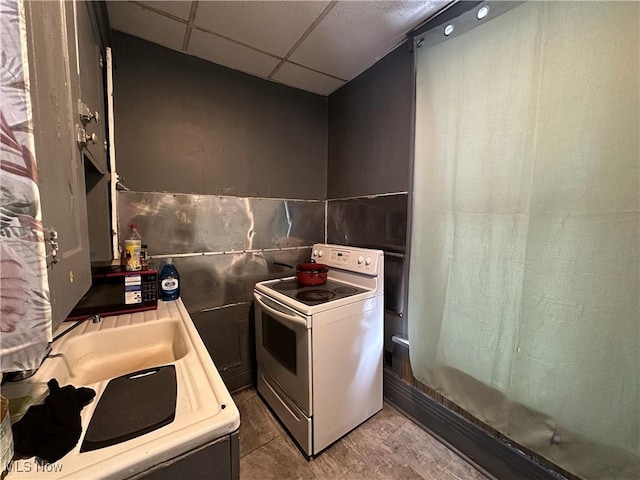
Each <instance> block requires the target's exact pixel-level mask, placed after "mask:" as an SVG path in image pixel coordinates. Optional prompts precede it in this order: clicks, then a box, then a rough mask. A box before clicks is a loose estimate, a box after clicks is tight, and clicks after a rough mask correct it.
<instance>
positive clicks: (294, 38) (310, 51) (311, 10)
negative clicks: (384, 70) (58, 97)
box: [107, 0, 450, 95]
mask: <svg viewBox="0 0 640 480" xmlns="http://www.w3.org/2000/svg"><path fill="white" fill-rule="evenodd" d="M449 2H450V0H427V1H422V0H413V1H380V0H376V1H358V0H340V1H337V0H332V1H327V0H322V1H320V0H307V1H208V0H199V1H191V0H189V1H186V0H185V1H131V2H121V1H108V2H107V8H108V12H109V20H110V23H111V27H112V28H113V29H115V30H120V31H123V32H125V33H128V34H131V35H134V36H137V37H140V38H144V39H145V40H149V41H151V42H154V43H157V44H160V45H163V46H165V47H168V48H171V49H174V50H178V51H181V52H184V53H187V54H189V55H193V56H196V57H199V58H202V59H205V60H208V61H211V62H214V63H218V64H220V65H224V66H226V67H229V68H232V69H235V70H240V71H242V72H245V73H248V74H250V75H255V76H259V77H263V78H267V79H270V80H273V81H276V82H279V83H283V84H285V85H289V86H292V87H296V88H300V89H302V90H307V91H310V92H313V93H317V94H319V95H329V94H331V93H332V92H333V91H335V90H336V89H338V88H340V87H341V86H342V85H344V84H345V83H346V82H348V81H349V80H351V79H353V78H355V77H356V76H357V75H359V74H360V73H362V72H363V71H364V70H366V69H367V68H369V67H370V66H371V65H373V64H374V63H375V62H376V61H377V60H379V59H380V58H382V57H383V56H384V55H385V54H387V53H388V52H389V51H390V50H391V49H393V48H394V47H395V46H397V45H398V44H399V43H401V42H402V41H403V40H404V39H405V38H406V33H407V32H408V31H409V30H411V29H412V28H414V27H415V26H417V25H419V24H420V23H422V22H423V21H424V20H425V19H426V18H428V17H429V16H431V15H432V14H433V13H435V12H436V11H438V10H440V9H441V8H443V7H444V6H446V5H447V4H448V3H449ZM193 12H195V16H193V18H190V15H192V13H193Z"/></svg>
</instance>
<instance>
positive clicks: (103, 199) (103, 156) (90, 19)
mask: <svg viewBox="0 0 640 480" xmlns="http://www.w3.org/2000/svg"><path fill="white" fill-rule="evenodd" d="M73 4H74V5H75V7H74V14H75V25H76V42H75V45H76V46H77V48H78V51H77V55H78V63H77V69H78V70H77V73H78V75H79V78H80V96H79V102H80V103H79V108H85V107H86V108H87V109H88V112H89V113H90V114H91V115H92V116H93V119H92V120H89V121H88V122H87V123H86V124H85V125H84V128H85V130H86V133H87V134H88V135H95V137H96V142H95V143H92V142H88V143H87V146H86V148H85V149H84V150H83V153H84V155H85V162H84V167H85V183H86V187H87V189H86V194H87V214H88V215H87V216H88V226H89V245H90V247H91V249H90V258H91V261H109V260H111V258H112V247H111V214H110V208H111V207H110V200H109V192H110V181H109V178H110V177H109V175H108V161H107V150H106V149H105V145H106V144H105V139H106V125H107V117H106V115H105V111H106V108H105V94H104V92H105V86H104V85H105V82H104V72H105V67H104V60H103V52H102V47H101V40H100V33H99V28H98V19H97V16H96V10H95V8H96V6H95V3H93V2H85V1H74V2H73Z"/></svg>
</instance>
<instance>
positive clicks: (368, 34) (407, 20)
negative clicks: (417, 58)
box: [290, 0, 447, 79]
mask: <svg viewBox="0 0 640 480" xmlns="http://www.w3.org/2000/svg"><path fill="white" fill-rule="evenodd" d="M446 3H447V2H446V1H442V0H437V1H434V0H432V1H425V2H416V1H376V2H361V1H353V2H350V1H341V2H338V3H337V4H336V5H335V7H334V8H333V9H332V10H331V11H330V12H329V14H328V15H327V16H326V17H325V18H324V19H323V20H322V22H320V24H319V25H318V26H317V27H316V28H315V29H314V30H313V31H312V32H311V34H310V35H309V36H308V37H307V38H306V39H305V40H304V41H303V42H302V44H301V45H300V46H299V47H298V48H297V49H296V51H295V52H293V54H292V55H291V57H290V58H291V60H292V61H294V62H296V63H299V64H302V65H305V66H308V67H311V68H313V69H314V70H320V71H322V72H326V73H329V74H331V75H334V76H337V77H340V78H345V79H352V78H354V77H355V76H357V75H358V74H359V73H361V72H363V71H364V70H365V69H367V68H368V67H369V66H371V65H373V64H374V63H375V62H376V61H377V60H378V59H380V58H381V57H382V56H384V55H385V54H386V53H387V52H388V51H389V50H390V49H392V48H393V47H394V46H396V45H397V44H398V43H399V42H400V41H402V40H403V39H404V38H405V36H406V32H407V31H409V30H411V29H412V28H413V27H414V26H416V25H418V24H419V23H420V22H421V21H423V20H424V19H425V18H426V17H428V16H429V14H430V13H431V12H434V11H436V10H437V9H439V8H440V7H441V6H442V5H444V4H446Z"/></svg>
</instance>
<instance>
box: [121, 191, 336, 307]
mask: <svg viewBox="0 0 640 480" xmlns="http://www.w3.org/2000/svg"><path fill="white" fill-rule="evenodd" d="M118 210H119V212H118V220H119V225H118V226H119V231H120V233H121V235H124V234H126V232H127V231H128V225H129V224H131V223H136V224H137V225H138V231H139V232H140V234H141V235H142V241H143V243H145V244H147V245H148V254H149V255H150V256H151V257H152V258H153V257H154V256H155V257H156V263H162V259H157V257H158V256H167V255H171V256H172V259H173V262H174V264H175V265H176V267H177V268H178V271H179V272H180V276H181V279H182V289H181V295H182V299H183V301H184V303H185V305H186V307H187V309H188V310H189V312H197V311H201V310H204V309H208V308H214V307H219V306H222V305H229V304H234V303H240V302H250V301H251V299H252V293H251V292H252V291H253V286H254V284H255V283H256V282H258V281H261V280H266V279H270V278H278V277H284V276H289V275H293V274H294V273H295V272H294V271H293V270H290V269H287V268H283V267H280V266H274V265H273V262H282V263H288V264H294V265H295V264H296V263H299V262H301V261H308V259H309V258H310V257H311V251H310V246H311V245H312V244H313V243H315V242H322V241H324V216H325V202H323V201H310V200H283V199H264V198H250V197H230V196H219V195H193V194H170V193H150V192H130V191H129V192H120V194H119V197H118ZM121 238H122V237H121ZM280 249H283V250H280ZM194 254H196V255H194Z"/></svg>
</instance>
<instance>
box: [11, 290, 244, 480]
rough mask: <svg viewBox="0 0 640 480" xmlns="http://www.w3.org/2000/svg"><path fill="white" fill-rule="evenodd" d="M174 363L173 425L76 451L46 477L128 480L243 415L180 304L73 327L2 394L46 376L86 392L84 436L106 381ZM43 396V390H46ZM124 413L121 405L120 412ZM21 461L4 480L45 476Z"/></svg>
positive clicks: (34, 385) (230, 427)
mask: <svg viewBox="0 0 640 480" xmlns="http://www.w3.org/2000/svg"><path fill="white" fill-rule="evenodd" d="M168 364H171V365H175V368H176V380H177V384H178V398H177V400H176V417H175V419H174V421H173V422H172V423H170V424H168V425H165V426H164V427H161V428H159V429H157V430H155V431H153V432H149V433H147V434H145V435H141V436H140V437H137V438H135V439H132V440H128V441H126V442H123V443H119V444H117V445H112V446H110V447H105V448H101V449H98V450H94V451H90V452H83V453H80V445H81V444H82V440H83V437H81V438H80V440H79V442H78V444H77V445H76V446H75V447H74V449H73V450H72V451H71V452H69V453H68V454H67V455H65V456H64V457H63V458H62V459H61V460H60V461H59V462H57V463H58V466H61V467H62V468H60V469H59V470H57V469H56V468H54V467H55V466H54V467H52V468H51V469H49V470H47V472H48V473H47V478H50V479H57V478H75V479H77V478H83V479H85V478H87V479H88V478H112V479H116V478H118V479H120V478H128V477H131V476H134V475H136V474H138V473H141V472H144V471H146V470H148V469H149V468H151V467H152V466H154V465H156V464H158V463H162V462H165V461H168V460H171V459H173V458H175V457H177V456H179V455H182V454H184V453H187V452H189V451H192V450H193V449H195V448H197V447H199V446H202V445H204V444H206V443H208V442H211V441H214V440H216V439H218V438H220V437H223V436H224V435H227V434H229V433H232V432H234V431H236V430H237V429H238V428H239V426H240V414H239V412H238V409H237V407H236V405H235V404H234V403H233V400H232V398H231V395H230V394H229V391H228V390H227V389H226V387H225V385H224V383H223V382H222V378H221V377H220V374H219V373H218V371H217V369H216V367H215V365H214V364H213V362H212V361H211V358H210V357H209V353H208V352H207V350H206V348H205V346H204V344H203V343H202V339H201V338H200V336H199V335H198V332H197V330H196V328H195V326H194V325H193V321H192V320H191V317H190V316H189V313H188V312H187V310H186V309H185V308H184V305H183V304H182V301H181V300H176V301H175V302H158V310H153V311H147V312H138V313H134V314H126V315H120V316H117V317H107V318H104V319H103V320H102V321H101V322H99V323H96V324H93V323H91V322H90V321H87V322H85V323H84V324H83V325H80V326H78V327H77V328H75V329H74V330H73V331H71V332H69V333H68V334H67V335H66V336H64V337H62V338H60V339H59V340H58V341H56V342H55V343H54V344H53V351H52V353H51V354H50V355H49V357H48V358H47V359H46V360H45V361H44V363H43V364H42V366H41V367H40V369H39V370H38V372H37V373H36V374H35V375H34V376H33V377H31V378H29V379H27V380H23V381H21V382H17V383H15V384H5V385H3V388H2V393H3V395H4V396H6V397H9V398H15V397H16V396H18V395H24V394H25V392H28V391H29V390H30V389H31V390H32V391H33V392H35V391H36V390H37V389H39V390H42V387H43V385H46V382H47V381H49V379H51V378H54V377H55V378H56V379H57V380H58V382H59V383H60V386H64V385H69V384H71V385H74V386H75V387H89V388H93V389H94V390H95V391H96V398H95V400H94V401H93V403H91V404H89V405H87V406H86V407H85V408H84V409H83V410H82V413H81V416H82V430H83V435H84V433H85V432H86V430H87V427H88V425H89V421H90V420H91V415H92V414H93V412H94V410H95V408H96V405H97V403H98V400H99V398H100V395H102V392H103V391H104V389H105V387H106V386H107V383H108V381H109V380H110V379H112V378H115V377H118V376H120V375H124V374H126V373H130V372H134V371H137V370H142V369H145V368H150V367H155V366H160V365H168ZM45 390H46V389H45ZM123 408H126V405H125V406H123ZM28 461H30V462H31V464H30V465H32V466H33V459H30V460H18V461H16V462H14V464H15V465H14V468H13V470H12V471H10V473H9V474H8V476H7V477H6V480H14V479H23V478H42V470H37V469H35V468H31V469H29V468H24V467H25V465H22V464H21V463H20V462H28ZM21 465H22V468H21Z"/></svg>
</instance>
